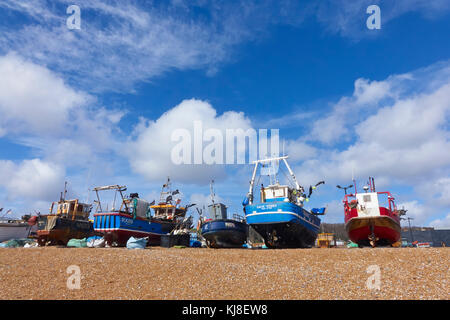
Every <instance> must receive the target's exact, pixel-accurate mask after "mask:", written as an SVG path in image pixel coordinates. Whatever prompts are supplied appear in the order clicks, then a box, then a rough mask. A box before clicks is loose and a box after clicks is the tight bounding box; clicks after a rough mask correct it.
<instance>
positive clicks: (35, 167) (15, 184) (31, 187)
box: [0, 159, 65, 201]
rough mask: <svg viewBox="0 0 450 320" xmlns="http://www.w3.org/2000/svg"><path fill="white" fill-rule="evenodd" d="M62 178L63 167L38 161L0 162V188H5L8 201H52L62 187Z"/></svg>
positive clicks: (63, 174)
mask: <svg viewBox="0 0 450 320" xmlns="http://www.w3.org/2000/svg"><path fill="white" fill-rule="evenodd" d="M64 176H65V169H64V167H62V166H60V165H59V164H56V163H51V162H45V161H42V160H40V159H32V160H23V161H21V162H19V163H15V162H13V161H9V160H0V186H2V187H4V188H6V191H7V193H8V194H7V199H8V200H20V198H23V199H25V200H48V201H54V200H56V199H58V195H59V192H60V191H61V188H62V186H64Z"/></svg>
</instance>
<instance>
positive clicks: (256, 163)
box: [248, 160, 259, 204]
mask: <svg viewBox="0 0 450 320" xmlns="http://www.w3.org/2000/svg"><path fill="white" fill-rule="evenodd" d="M253 163H254V164H255V168H254V169H253V175H252V179H251V180H250V189H249V190H248V201H249V203H250V204H253V185H254V184H255V177H256V170H257V169H258V164H259V161H258V160H257V161H253Z"/></svg>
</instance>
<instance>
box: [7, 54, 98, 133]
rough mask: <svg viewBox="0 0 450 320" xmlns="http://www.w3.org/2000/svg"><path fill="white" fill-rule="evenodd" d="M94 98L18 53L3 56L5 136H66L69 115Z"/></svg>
mask: <svg viewBox="0 0 450 320" xmlns="http://www.w3.org/2000/svg"><path fill="white" fill-rule="evenodd" d="M89 100H90V97H89V96H88V95H86V94H84V93H81V92H77V91H75V90H73V89H71V88H69V87H67V86H66V85H65V84H64V81H63V80H62V79H61V78H59V77H58V76H56V75H55V74H53V73H52V72H51V71H49V70H48V69H46V68H44V67H41V66H38V65H36V64H33V63H31V62H29V61H27V60H24V59H22V58H21V57H20V56H18V55H17V54H15V53H10V54H7V55H6V56H0V127H1V128H3V135H5V134H6V133H8V132H11V133H22V134H23V133H33V134H40V135H43V136H48V135H52V134H53V135H54V134H59V135H64V131H65V130H66V127H67V124H68V123H70V119H69V113H70V111H72V110H74V109H75V108H77V107H80V106H84V105H86V103H87V102H88V101H89Z"/></svg>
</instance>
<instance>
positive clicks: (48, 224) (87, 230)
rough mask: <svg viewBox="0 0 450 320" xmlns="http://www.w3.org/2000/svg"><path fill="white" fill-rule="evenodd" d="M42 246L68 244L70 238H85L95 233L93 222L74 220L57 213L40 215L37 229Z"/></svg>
mask: <svg viewBox="0 0 450 320" xmlns="http://www.w3.org/2000/svg"><path fill="white" fill-rule="evenodd" d="M36 233H37V237H38V243H39V245H40V246H42V245H45V244H47V243H48V242H50V244H59V245H66V244H67V242H68V241H69V240H70V239H83V238H87V237H90V236H92V235H94V228H93V224H92V223H91V222H90V221H88V220H72V219H67V218H62V217H59V216H55V215H48V216H40V217H39V221H38V230H37V232H36Z"/></svg>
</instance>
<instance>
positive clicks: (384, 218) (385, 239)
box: [338, 177, 406, 247]
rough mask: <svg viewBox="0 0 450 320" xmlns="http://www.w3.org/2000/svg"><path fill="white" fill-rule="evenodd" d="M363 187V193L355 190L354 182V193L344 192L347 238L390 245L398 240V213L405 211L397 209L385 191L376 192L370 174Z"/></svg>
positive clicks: (399, 235)
mask: <svg viewBox="0 0 450 320" xmlns="http://www.w3.org/2000/svg"><path fill="white" fill-rule="evenodd" d="M351 187H353V186H349V187H347V188H341V187H340V186H338V188H341V189H345V190H346V189H348V188H351ZM363 189H364V191H365V192H363V193H358V191H357V190H356V185H355V193H350V194H347V192H345V193H346V194H345V198H344V201H343V203H344V208H345V229H346V231H347V234H348V236H349V238H350V240H351V241H353V242H354V243H357V244H358V245H359V246H369V245H370V246H372V247H375V246H388V245H393V244H394V243H396V242H398V241H399V240H400V237H401V228H400V216H402V215H404V214H405V213H406V210H404V209H397V206H396V205H395V199H394V197H393V196H392V194H391V193H390V192H389V191H385V192H377V191H376V190H375V181H374V179H373V178H371V177H370V178H369V182H368V185H366V186H364V188H363Z"/></svg>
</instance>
